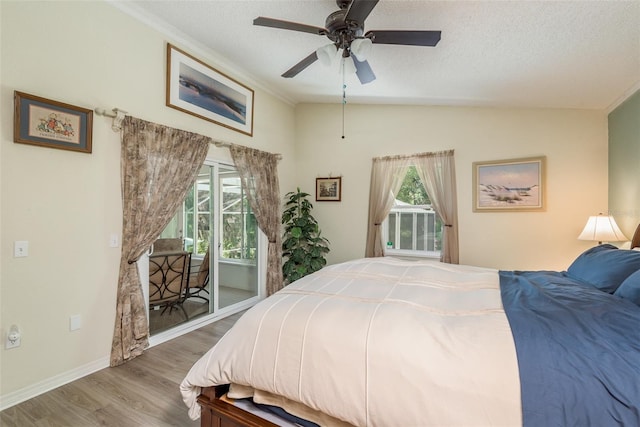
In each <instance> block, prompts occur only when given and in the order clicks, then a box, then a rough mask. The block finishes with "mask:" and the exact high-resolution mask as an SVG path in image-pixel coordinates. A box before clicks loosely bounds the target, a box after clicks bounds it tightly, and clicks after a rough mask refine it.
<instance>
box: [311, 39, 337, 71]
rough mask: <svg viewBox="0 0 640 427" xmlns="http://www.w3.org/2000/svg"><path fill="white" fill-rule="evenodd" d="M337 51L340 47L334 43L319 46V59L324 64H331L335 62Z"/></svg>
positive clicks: (317, 51) (317, 52)
mask: <svg viewBox="0 0 640 427" xmlns="http://www.w3.org/2000/svg"><path fill="white" fill-rule="evenodd" d="M337 51H338V48H337V47H336V46H335V45H334V44H328V45H325V46H322V47H319V48H318V49H317V50H316V55H317V56H318V60H319V61H320V63H321V64H322V65H325V66H329V65H331V64H332V63H333V58H335V57H336V52H337Z"/></svg>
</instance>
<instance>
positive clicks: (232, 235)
mask: <svg viewBox="0 0 640 427" xmlns="http://www.w3.org/2000/svg"><path fill="white" fill-rule="evenodd" d="M219 183H220V194H221V200H220V204H221V206H220V211H221V217H220V220H221V225H220V227H219V230H220V233H219V234H220V235H219V241H220V243H221V244H220V252H219V257H218V283H219V286H218V291H219V293H218V295H219V299H218V306H219V307H220V308H223V307H228V306H231V305H233V304H236V303H238V302H241V301H244V300H247V299H249V298H252V297H255V296H257V295H258V263H257V259H258V226H257V223H256V220H255V217H254V215H253V212H252V211H251V208H250V207H249V202H248V200H247V197H246V195H245V192H244V188H242V185H241V182H240V176H239V175H238V172H237V171H236V170H235V168H231V167H220V173H219Z"/></svg>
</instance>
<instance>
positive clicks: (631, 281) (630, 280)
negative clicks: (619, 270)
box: [613, 270, 640, 305]
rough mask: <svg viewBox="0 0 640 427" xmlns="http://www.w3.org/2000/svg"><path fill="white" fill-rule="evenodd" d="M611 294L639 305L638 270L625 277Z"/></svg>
mask: <svg viewBox="0 0 640 427" xmlns="http://www.w3.org/2000/svg"><path fill="white" fill-rule="evenodd" d="M613 294H614V295H617V296H619V297H620V298H624V299H628V300H631V301H633V302H634V303H636V304H637V305H640V270H638V271H636V272H635V273H633V274H632V275H631V276H629V277H627V278H626V279H625V281H624V282H622V284H621V285H620V287H619V288H618V289H616V291H615V292H614V293H613Z"/></svg>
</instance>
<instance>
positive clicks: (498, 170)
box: [473, 157, 546, 212]
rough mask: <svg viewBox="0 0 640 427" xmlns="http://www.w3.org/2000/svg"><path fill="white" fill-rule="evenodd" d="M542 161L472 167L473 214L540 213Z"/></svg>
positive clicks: (543, 193)
mask: <svg viewBox="0 0 640 427" xmlns="http://www.w3.org/2000/svg"><path fill="white" fill-rule="evenodd" d="M545 161H546V157H529V158H524V159H510V160H497V161H490V162H474V163H473V211H474V212H510V211H544V209H545V192H546V188H545V185H546V184H545Z"/></svg>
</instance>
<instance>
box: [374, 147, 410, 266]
mask: <svg viewBox="0 0 640 427" xmlns="http://www.w3.org/2000/svg"><path fill="white" fill-rule="evenodd" d="M409 160H410V158H408V157H407V156H387V157H376V158H374V159H373V164H372V166H371V185H370V187H369V220H368V228H367V244H366V247H365V254H364V256H366V257H381V256H384V245H383V242H382V223H383V222H384V220H385V219H386V218H387V215H389V212H390V211H391V208H392V207H393V203H394V200H395V196H394V195H395V194H398V191H399V190H400V187H401V186H402V181H403V180H404V177H405V175H406V174H407V168H408V167H409V164H410V163H409Z"/></svg>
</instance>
